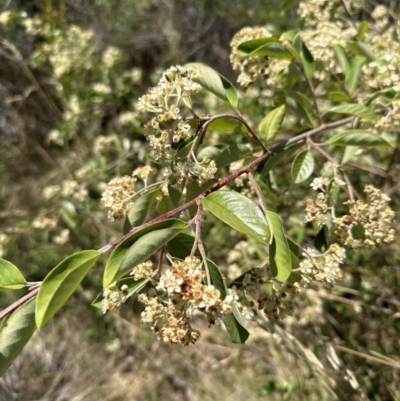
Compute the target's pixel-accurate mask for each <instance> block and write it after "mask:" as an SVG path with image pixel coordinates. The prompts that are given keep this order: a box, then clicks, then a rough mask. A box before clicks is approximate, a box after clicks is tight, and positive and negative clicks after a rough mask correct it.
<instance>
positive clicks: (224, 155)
mask: <svg viewBox="0 0 400 401" xmlns="http://www.w3.org/2000/svg"><path fill="white" fill-rule="evenodd" d="M253 152H254V150H252V149H250V148H249V147H248V146H247V145H240V144H239V145H231V146H228V147H227V148H226V149H224V150H223V151H222V152H221V153H220V155H219V156H218V157H217V158H216V159H215V164H216V166H217V168H218V169H220V168H222V167H224V166H227V165H228V164H231V163H233V162H235V161H237V160H241V159H244V158H245V157H249V156H252V155H253Z"/></svg>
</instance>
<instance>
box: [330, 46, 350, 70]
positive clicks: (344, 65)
mask: <svg viewBox="0 0 400 401" xmlns="http://www.w3.org/2000/svg"><path fill="white" fill-rule="evenodd" d="M333 51H334V52H335V55H336V59H337V61H338V63H339V66H340V69H341V70H342V73H343V74H344V75H345V76H346V75H347V74H349V72H350V60H349V58H348V56H347V53H346V50H344V48H343V47H342V46H340V45H334V46H333Z"/></svg>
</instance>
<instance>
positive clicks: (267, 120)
mask: <svg viewBox="0 0 400 401" xmlns="http://www.w3.org/2000/svg"><path fill="white" fill-rule="evenodd" d="M284 118H285V105H282V106H279V107H278V108H276V109H274V110H272V111H271V112H270V113H268V114H267V115H266V116H265V117H264V118H263V119H262V121H261V122H260V124H258V131H259V133H260V136H261V139H263V140H264V141H265V142H267V141H269V140H270V139H272V138H273V137H274V136H275V135H276V134H277V133H278V131H279V129H280V128H281V125H282V122H283V119H284Z"/></svg>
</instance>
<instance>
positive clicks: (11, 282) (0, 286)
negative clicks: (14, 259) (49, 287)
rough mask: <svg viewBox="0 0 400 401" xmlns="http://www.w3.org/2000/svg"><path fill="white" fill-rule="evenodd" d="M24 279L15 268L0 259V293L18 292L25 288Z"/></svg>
mask: <svg viewBox="0 0 400 401" xmlns="http://www.w3.org/2000/svg"><path fill="white" fill-rule="evenodd" d="M25 283H26V281H25V279H24V276H23V275H22V274H21V272H20V271H19V270H18V267H17V266H14V265H13V264H12V263H10V262H8V261H7V260H4V259H0V291H2V290H18V289H20V288H23V287H25Z"/></svg>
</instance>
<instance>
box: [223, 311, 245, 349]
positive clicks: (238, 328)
mask: <svg viewBox="0 0 400 401" xmlns="http://www.w3.org/2000/svg"><path fill="white" fill-rule="evenodd" d="M222 321H223V322H224V325H225V327H226V330H227V331H228V334H229V337H230V339H231V341H232V342H233V343H234V344H244V343H245V342H246V340H247V339H248V338H249V335H250V333H249V332H248V331H247V330H246V329H245V328H244V327H243V326H242V325H241V324H240V323H239V322H238V321H237V319H236V317H235V316H234V315H223V317H222Z"/></svg>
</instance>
